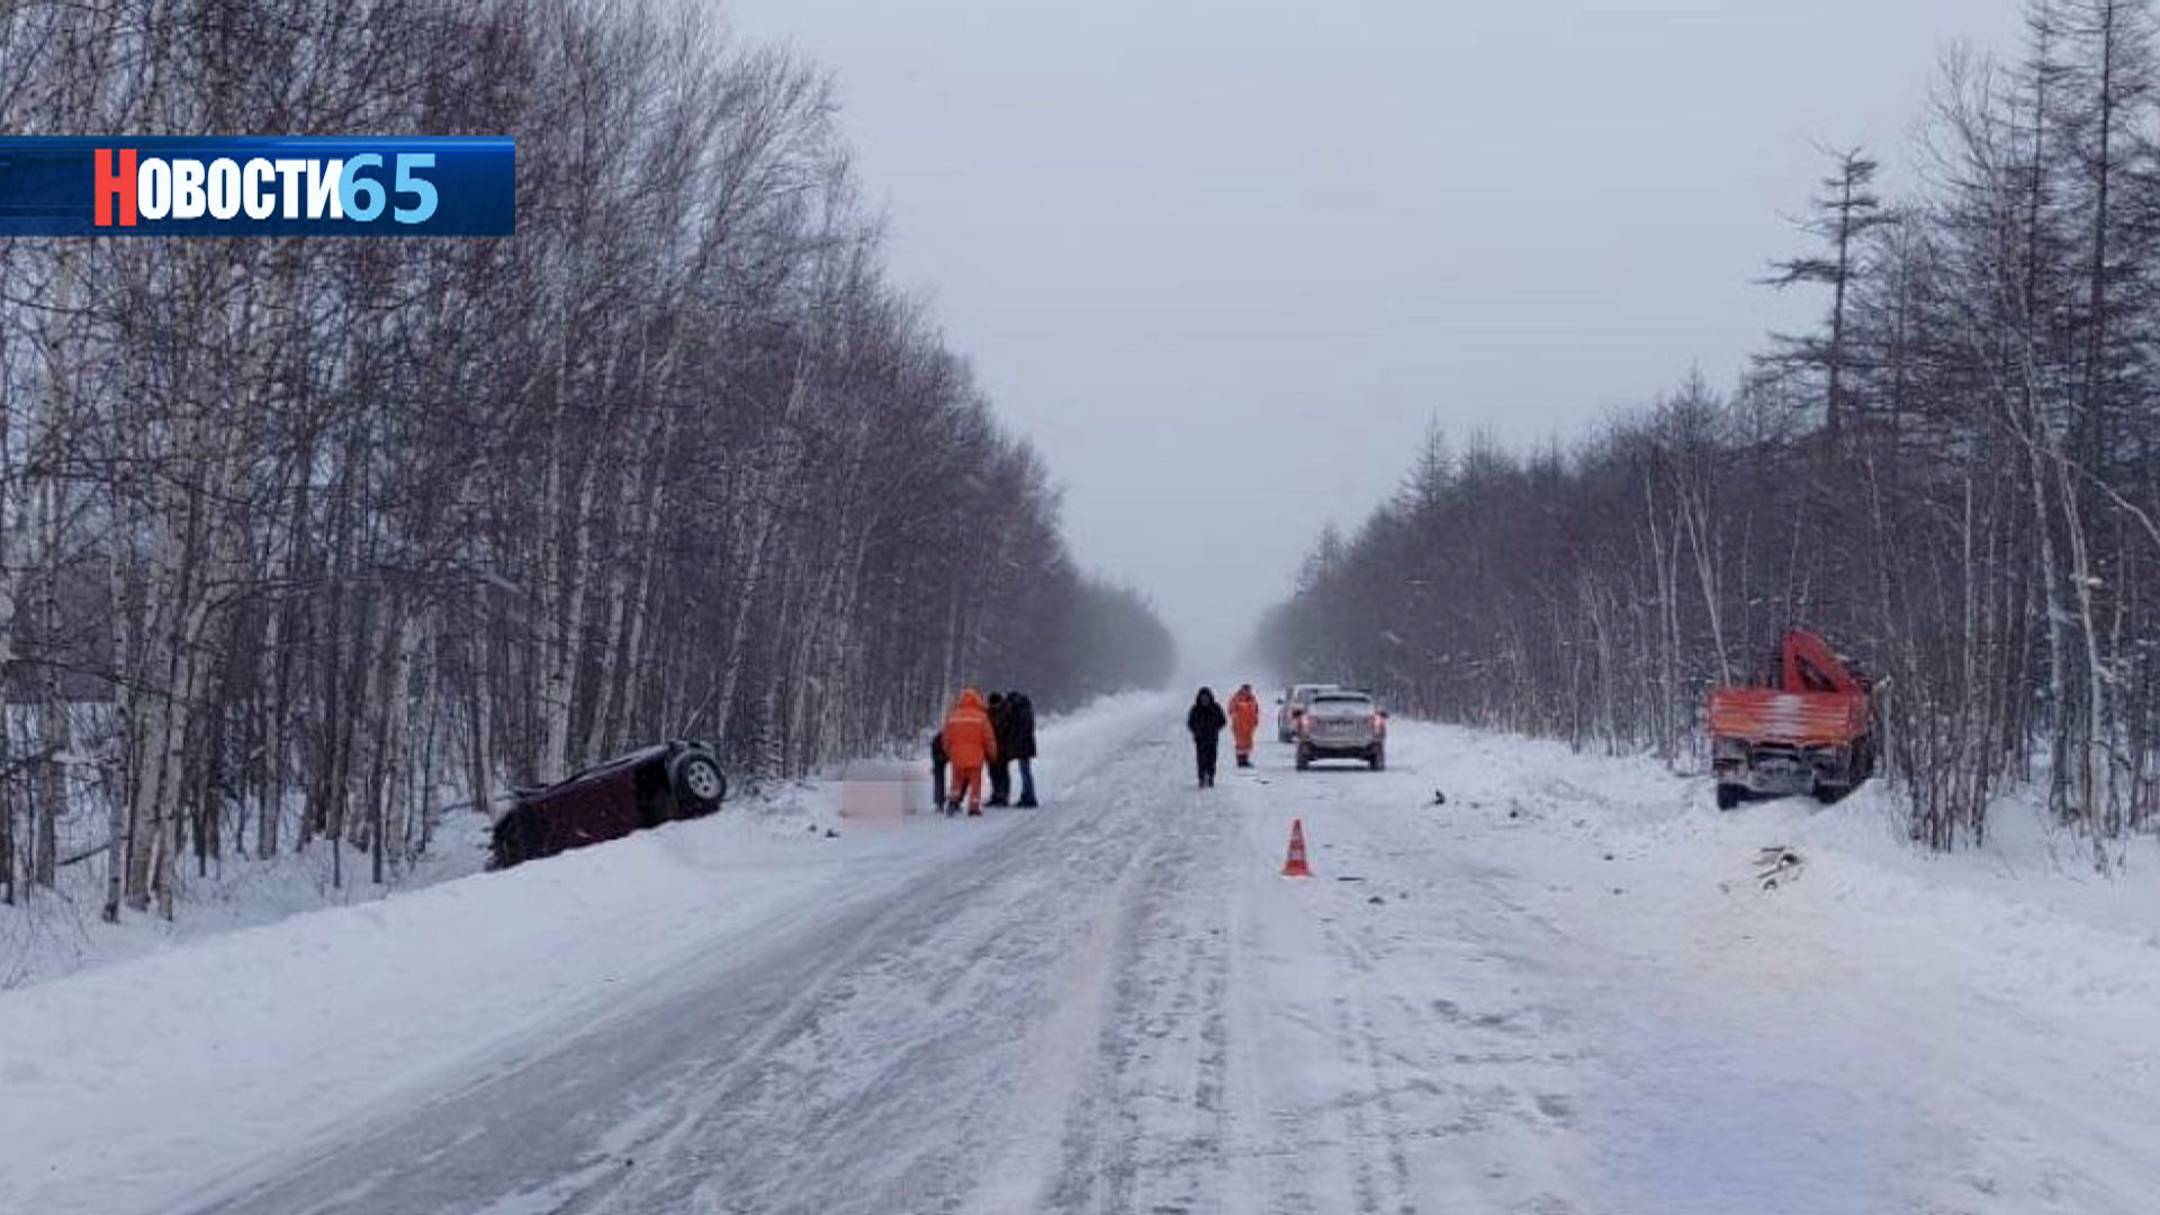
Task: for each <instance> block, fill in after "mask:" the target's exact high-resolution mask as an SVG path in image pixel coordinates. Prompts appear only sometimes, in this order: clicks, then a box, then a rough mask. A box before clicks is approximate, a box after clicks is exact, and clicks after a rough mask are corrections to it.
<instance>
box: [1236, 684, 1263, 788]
mask: <svg viewBox="0 0 2160 1215" xmlns="http://www.w3.org/2000/svg"><path fill="white" fill-rule="evenodd" d="M1259 728H1260V698H1259V697H1258V696H1256V695H1254V694H1253V690H1252V685H1251V684H1249V683H1241V684H1239V685H1238V690H1237V692H1236V694H1235V695H1233V696H1231V697H1230V737H1231V740H1232V741H1233V742H1235V743H1236V744H1237V766H1238V767H1240V768H1250V767H1252V740H1253V734H1254V732H1255V731H1257V730H1259Z"/></svg>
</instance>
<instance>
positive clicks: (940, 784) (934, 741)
mask: <svg viewBox="0 0 2160 1215" xmlns="http://www.w3.org/2000/svg"><path fill="white" fill-rule="evenodd" d="M930 797H931V802H930V808H931V809H932V810H937V811H943V810H944V809H945V731H943V730H939V731H938V732H937V733H935V734H932V735H931V736H930Z"/></svg>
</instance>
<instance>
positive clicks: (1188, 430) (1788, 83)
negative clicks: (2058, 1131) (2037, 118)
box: [722, 0, 2018, 682]
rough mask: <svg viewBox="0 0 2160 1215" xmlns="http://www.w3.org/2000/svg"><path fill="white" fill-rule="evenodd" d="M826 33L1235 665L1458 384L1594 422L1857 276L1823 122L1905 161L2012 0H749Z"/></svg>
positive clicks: (921, 203)
mask: <svg viewBox="0 0 2160 1215" xmlns="http://www.w3.org/2000/svg"><path fill="white" fill-rule="evenodd" d="M722 7H723V10H724V11H728V12H730V13H732V24H733V26H734V28H735V29H736V30H737V31H738V32H739V33H740V34H742V35H743V36H746V37H748V38H751V39H754V40H757V41H784V42H788V43H790V44H792V45H793V46H795V47H796V48H798V49H800V50H801V51H802V52H804V53H805V54H806V55H808V56H809V57H811V58H813V59H815V60H816V61H818V62H819V63H821V64H823V65H825V66H826V67H828V68H829V69H830V70H831V71H832V72H833V74H834V76H835V77H836V79H837V81H838V84H839V88H840V92H841V97H842V100H843V103H844V106H845V111H844V114H843V117H842V121H843V125H844V126H845V128H846V131H847V133H848V136H849V138H850V140H851V142H852V143H853V145H854V146H855V148H856V149H857V153H858V156H857V161H858V165H859V167H860V170H861V176H862V178H863V180H864V183H865V189H866V192H867V194H868V195H869V197H870V198H871V199H872V200H873V201H874V202H875V203H877V204H878V205H880V206H881V207H882V208H883V209H884V211H885V212H886V213H888V214H889V215H890V217H891V229H892V240H891V261H892V265H893V268H894V271H895V274H896V277H897V279H898V281H899V283H900V284H901V285H902V286H904V287H907V288H910V289H913V290H917V291H920V292H922V293H923V294H925V295H926V296H927V297H928V298H930V299H931V300H932V301H933V303H934V305H935V310H936V313H937V315H938V316H939V317H940V318H941V320H942V322H943V324H944V327H945V329H946V331H947V335H948V338H949V340H950V341H951V343H952V344H953V345H954V346H955V347H956V348H958V349H960V350H962V351H965V352H966V353H967V354H968V355H969V356H970V357H971V358H972V359H973V361H974V364H975V367H976V370H977V372H978V374H979V376H980V378H981V380H982V382H983V384H984V386H985V387H986V388H987V389H988V390H989V392H990V393H991V395H992V396H993V398H994V399H995V401H996V404H997V408H998V410H999V412H1000V413H1001V414H1002V416H1003V417H1005V418H1006V419H1007V420H1008V422H1009V424H1010V425H1011V426H1012V427H1014V428H1015V429H1016V430H1018V431H1020V432H1021V433H1024V434H1026V435H1028V436H1030V437H1032V438H1033V439H1034V441H1035V442H1036V444H1037V445H1038V446H1039V447H1040V448H1041V450H1042V452H1043V454H1044V455H1045V457H1046V458H1047V459H1048V461H1049V463H1050V466H1051V467H1052V469H1053V470H1054V471H1055V473H1056V475H1057V477H1058V479H1059V481H1060V482H1061V483H1062V484H1063V486H1064V487H1065V490H1066V505H1065V517H1066V523H1067V533H1068V535H1069V536H1070V537H1071V539H1072V543H1073V546H1074V549H1075V553H1076V555H1077V557H1078V558H1079V560H1080V561H1081V563H1082V564H1083V565H1085V566H1087V567H1089V568H1092V569H1095V570H1098V571H1100V572H1103V573H1106V574H1109V575H1111V576H1113V577H1116V578H1119V579H1122V580H1125V581H1129V582H1131V583H1133V584H1134V585H1136V586H1138V587H1140V588H1141V589H1143V590H1144V591H1146V592H1147V593H1148V594H1149V595H1151V596H1152V597H1153V598H1154V599H1155V601H1156V603H1157V604H1158V606H1159V607H1160V608H1161V609H1162V611H1163V613H1164V617H1165V619H1166V620H1168V621H1169V623H1170V624H1171V626H1172V627H1173V628H1174V629H1176V630H1177V632H1178V635H1179V640H1180V643H1181V644H1182V646H1183V647H1184V650H1185V653H1186V655H1187V657H1188V660H1189V662H1188V665H1189V666H1191V667H1193V668H1194V669H1196V670H1200V671H1203V672H1204V673H1205V674H1207V675H1208V677H1210V678H1212V679H1215V680H1217V681H1218V682H1225V681H1232V680H1233V679H1234V678H1235V677H1237V676H1238V675H1239V674H1240V673H1239V672H1235V671H1232V670H1229V669H1227V668H1226V667H1225V666H1224V664H1225V663H1226V662H1227V660H1228V659H1229V658H1230V656H1231V655H1233V654H1235V653H1236V652H1237V651H1238V650H1239V649H1240V648H1241V647H1242V645H1243V643H1244V642H1245V640H1246V638H1247V636H1248V635H1249V633H1250V630H1251V627H1252V624H1253V622H1254V619H1255V617H1256V616H1257V614H1258V613H1259V611H1260V610H1261V609H1262V608H1263V607H1265V606H1266V605H1267V604H1268V603H1270V602H1273V601H1274V600H1276V599H1279V598H1281V597H1282V595H1283V594H1284V593H1285V591H1286V590H1287V588H1288V585H1289V581H1290V578H1291V576H1292V573H1293V571H1294V570H1295V568H1296V565H1297V562H1298V559H1299V558H1300V557H1301V556H1302V555H1303V553H1304V552H1305V551H1306V550H1307V548H1308V547H1309V545H1310V544H1311V542H1312V540H1313V538H1314V536H1315V534H1316V533H1317V532H1318V531H1319V529H1320V527H1321V526H1322V525H1323V524H1324V523H1325V522H1327V521H1329V520H1333V521H1335V522H1337V523H1340V524H1341V525H1343V526H1344V527H1345V528H1350V527H1354V526H1355V525H1356V524H1357V523H1358V522H1359V521H1360V520H1361V519H1362V518H1363V517H1364V515H1365V514H1366V512H1367V511H1368V510H1369V509H1370V508H1371V507H1372V506H1373V505H1374V504H1375V503H1377V502H1378V501H1380V500H1381V499H1382V498H1384V497H1385V496H1386V495H1387V494H1388V493H1390V492H1391V491H1392V490H1393V488H1394V487H1395V486H1396V484H1397V483H1398V482H1399V481H1400V479H1401V477H1402V475H1403V473H1404V472H1405V471H1406V468H1407V465H1408V462H1409V460H1410V456H1411V452H1412V450H1413V449H1414V447H1415V446H1416V444H1417V442H1418V439H1419V437H1420V435H1421V433H1422V432H1423V430H1424V428H1425V425H1426V422H1427V419H1428V418H1438V419H1439V421H1440V423H1441V424H1442V425H1443V426H1445V427H1446V428H1447V430H1448V431H1449V432H1450V434H1451V435H1454V436H1458V437H1460V436H1466V435H1468V434H1469V433H1470V432H1472V431H1474V430H1477V429H1480V428H1483V429H1485V430H1488V431H1490V432H1492V433H1493V434H1494V435H1495V436H1497V437H1498V438H1499V439H1500V440H1501V441H1502V442H1504V443H1507V444H1509V445H1511V446H1515V447H1525V446H1529V445H1532V444H1536V443H1539V442H1542V441H1544V440H1545V439H1548V438H1550V437H1554V436H1558V437H1559V438H1560V439H1561V440H1562V441H1563V442H1566V441H1567V440H1568V439H1569V438H1570V437H1571V436H1574V435H1576V434H1579V433H1581V432H1582V431H1583V430H1584V429H1586V428H1587V427H1589V426H1591V425H1593V424H1595V422H1596V421H1597V420H1598V419H1599V418H1600V417H1602V416H1604V415H1606V414H1608V413H1610V412H1612V411H1613V410H1614V409H1616V408H1619V407H1623V406H1626V405H1629V404H1633V403H1638V402H1642V401H1644V400H1646V399H1649V398H1652V397H1654V396H1656V395H1657V394H1658V393H1660V392H1661V391H1664V390H1665V389H1667V388H1669V387H1670V386H1672V385H1673V384H1674V383H1675V382H1676V381H1678V380H1679V379H1680V378H1681V377H1683V376H1684V375H1685V374H1686V373H1687V371H1688V370H1689V368H1690V367H1693V366H1699V367H1701V368H1702V370H1703V371H1704V372H1705V374H1707V375H1708V376H1709V377H1710V378H1711V380H1712V382H1713V383H1715V384H1717V385H1719V386H1725V385H1728V384H1730V383H1731V382H1732V381H1733V380H1734V378H1735V377H1736V375H1737V374H1738V372H1739V371H1740V370H1741V368H1742V367H1743V366H1744V364H1745V361H1746V358H1747V356H1748V354H1749V353H1750V352H1751V351H1754V350H1757V349H1759V348H1760V347H1761V345H1762V339H1763V334H1764V333H1765V331H1766V330H1769V329H1772V328H1785V329H1792V328H1794V327H1797V326H1800V325H1804V324H1806V323H1807V322H1808V320H1809V318H1811V317H1812V316H1813V315H1815V314H1816V313H1817V312H1818V311H1819V310H1820V308H1821V307H1822V303H1823V301H1821V300H1819V299H1816V298H1813V297H1811V296H1808V295H1804V294H1800V295H1789V296H1780V295H1778V294H1776V293H1774V292H1772V291H1770V290H1769V289H1767V288H1763V287H1759V286H1756V285H1753V282H1752V280H1754V279H1756V278H1758V277H1760V276H1761V275H1762V274H1763V272H1764V269H1765V265H1766V263H1767V262H1768V261H1769V260H1770V259H1771V258H1773V257H1775V256H1778V255H1781V254H1786V253H1791V252H1793V251H1795V250H1796V249H1797V248H1798V247H1799V246H1798V244H1797V243H1796V242H1797V241H1798V239H1799V238H1798V237H1797V236H1795V235H1794V234H1793V233H1792V231H1791V229H1790V227H1789V225H1788V222H1787V217H1789V216H1791V215H1793V214H1795V213H1797V212H1798V211H1799V210H1800V209H1801V208H1802V207H1803V206H1804V204H1805V200H1806V197H1807V195H1808V193H1809V191H1810V189H1811V188H1812V187H1813V185H1814V183H1815V180H1816V178H1817V177H1819V176H1820V175H1821V173H1822V171H1823V167H1824V166H1823V164H1822V163H1821V160H1820V158H1819V156H1818V155H1817V154H1816V152H1815V151H1814V145H1815V144H1816V143H1828V144H1854V143H1859V144H1865V145H1868V146H1870V147H1871V148H1874V149H1878V150H1879V151H1880V153H1881V154H1882V156H1883V158H1884V159H1885V160H1886V161H1888V162H1891V163H1892V164H1893V165H1894V164H1895V163H1896V162H1898V161H1899V160H1901V159H1902V158H1903V151H1904V148H1905V146H1906V144H1907V142H1908V138H1909V135H1910V132H1911V129H1912V126H1913V124H1914V122H1915V120H1916V119H1917V118H1918V117H1919V116H1920V114H1921V112H1922V110H1923V107H1924V103H1925V100H1926V96H1927V91H1928V88H1929V84H1930V79H1931V76H1932V74H1933V70H1934V66H1935V64H1936V62H1937V60H1938V59H1939V57H1940V54H1941V52H1942V51H1943V50H1944V49H1945V48H1946V47H1948V46H1949V45H1950V44H1952V43H1953V42H1955V41H1958V40H1966V41H1971V42H1974V43H1978V44H1981V45H1984V46H1992V47H2007V46H2010V45H2012V44H2014V41H2015V38H2016V34H2017V28H2018V26H2017V16H2016V14H2017V6H2016V4H2015V3H2014V0H1809V2H1808V3H1794V2H1792V0H1733V2H1730V3H1712V2H1710V0H1697V2H1694V3H1678V2H1667V3H1638V4H1623V3H1588V2H1585V0H1538V2H1537V3H1521V4H1519V3H1514V2H1512V0H1482V2H1480V3H1471V4H1466V3H1450V2H1447V0H1297V2H1292V0H1069V2H1059V3H1031V2H1027V0H907V2H904V3H900V2H893V3H883V2H879V0H731V2H729V0H723V4H722Z"/></svg>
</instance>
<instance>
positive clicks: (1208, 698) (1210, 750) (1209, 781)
mask: <svg viewBox="0 0 2160 1215" xmlns="http://www.w3.org/2000/svg"><path fill="white" fill-rule="evenodd" d="M1229 724H1230V719H1229V718H1228V717H1225V716H1224V715H1223V709H1222V706H1221V705H1219V704H1217V703H1215V693H1214V692H1213V691H1212V690H1210V689H1208V688H1202V689H1200V694H1199V695H1198V696H1195V697H1193V705H1192V711H1191V712H1189V713H1187V714H1185V728H1186V729H1188V730H1190V731H1192V745H1193V758H1194V760H1196V761H1197V762H1198V764H1199V768H1200V787H1201V788H1203V789H1212V788H1214V787H1215V745H1216V744H1217V743H1218V742H1220V741H1222V732H1223V727H1224V726H1227V725H1229Z"/></svg>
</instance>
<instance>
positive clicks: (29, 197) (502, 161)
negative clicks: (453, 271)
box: [0, 135, 517, 236]
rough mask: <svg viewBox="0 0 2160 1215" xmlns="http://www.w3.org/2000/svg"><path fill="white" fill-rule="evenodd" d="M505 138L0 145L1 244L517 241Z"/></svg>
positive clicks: (1, 141)
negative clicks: (47, 240) (7, 240)
mask: <svg viewBox="0 0 2160 1215" xmlns="http://www.w3.org/2000/svg"><path fill="white" fill-rule="evenodd" d="M516 196H517V142H516V141H515V140H514V139H511V138H510V137H508V136H493V135H488V136H374V137H352V136H204V137H194V136H185V137H183V136H108V137H92V136H18V137H0V236H510V235H513V234H514V233H515V231H516V228H517V215H516Z"/></svg>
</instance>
